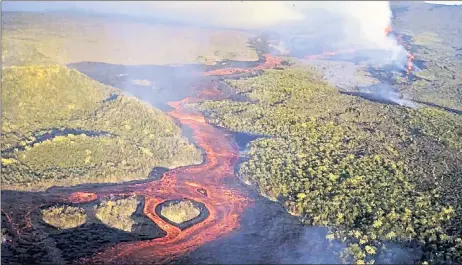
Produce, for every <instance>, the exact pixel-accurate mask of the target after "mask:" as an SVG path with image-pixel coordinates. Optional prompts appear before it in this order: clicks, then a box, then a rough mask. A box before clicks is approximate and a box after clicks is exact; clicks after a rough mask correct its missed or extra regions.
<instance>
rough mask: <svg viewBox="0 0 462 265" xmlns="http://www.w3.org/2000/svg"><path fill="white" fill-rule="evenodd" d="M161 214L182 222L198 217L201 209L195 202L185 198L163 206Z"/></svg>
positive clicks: (178, 222) (175, 221)
mask: <svg viewBox="0 0 462 265" xmlns="http://www.w3.org/2000/svg"><path fill="white" fill-rule="evenodd" d="M160 214H161V215H162V216H163V217H165V218H167V219H168V220H170V221H172V222H174V223H176V224H182V223H184V222H187V221H190V220H192V219H194V218H196V217H198V216H199V215H200V214H201V210H200V209H199V208H198V207H196V206H195V205H194V203H193V202H191V201H189V200H183V201H180V202H177V203H170V204H169V205H165V206H162V209H161V211H160Z"/></svg>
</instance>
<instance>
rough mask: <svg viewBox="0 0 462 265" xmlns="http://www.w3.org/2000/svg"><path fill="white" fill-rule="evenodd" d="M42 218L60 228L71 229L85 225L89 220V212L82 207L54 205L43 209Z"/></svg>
mask: <svg viewBox="0 0 462 265" xmlns="http://www.w3.org/2000/svg"><path fill="white" fill-rule="evenodd" d="M42 219H43V221H45V223H47V224H49V225H51V226H54V227H56V228H58V229H69V228H76V227H78V226H81V225H83V224H84V223H85V222H86V221H87V214H86V213H85V210H84V209H83V208H80V207H73V206H68V205H63V206H53V207H50V208H47V209H44V210H42Z"/></svg>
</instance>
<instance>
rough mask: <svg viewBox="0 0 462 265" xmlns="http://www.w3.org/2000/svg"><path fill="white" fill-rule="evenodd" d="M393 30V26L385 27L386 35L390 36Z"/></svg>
mask: <svg viewBox="0 0 462 265" xmlns="http://www.w3.org/2000/svg"><path fill="white" fill-rule="evenodd" d="M392 31H393V29H392V27H391V26H387V27H386V28H385V36H388V35H390V33H391V32H392Z"/></svg>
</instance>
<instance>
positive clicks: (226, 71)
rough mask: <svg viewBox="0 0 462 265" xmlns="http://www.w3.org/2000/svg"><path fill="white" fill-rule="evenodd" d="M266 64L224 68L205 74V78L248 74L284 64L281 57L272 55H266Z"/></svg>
mask: <svg viewBox="0 0 462 265" xmlns="http://www.w3.org/2000/svg"><path fill="white" fill-rule="evenodd" d="M263 56H264V57H265V62H264V63H263V64H260V65H258V66H257V67H253V68H237V67H236V68H222V69H217V70H212V71H209V72H206V73H205V76H220V75H231V74H236V73H248V72H252V71H255V70H260V69H268V68H272V67H276V66H279V65H280V64H281V62H282V59H281V58H279V57H275V56H272V55H271V54H264V55H263Z"/></svg>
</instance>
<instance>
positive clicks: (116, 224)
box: [95, 196, 138, 232]
mask: <svg viewBox="0 0 462 265" xmlns="http://www.w3.org/2000/svg"><path fill="white" fill-rule="evenodd" d="M137 205H138V201H137V199H136V196H133V197H129V198H126V199H119V200H108V201H105V202H102V203H101V204H99V205H98V207H96V206H95V209H96V218H98V219H99V220H100V221H101V222H102V223H103V224H105V225H107V226H110V227H113V228H116V229H120V230H122V231H125V232H131V231H132V226H133V225H134V224H135V221H134V220H133V219H132V218H131V216H132V215H133V213H135V211H136V207H137Z"/></svg>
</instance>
